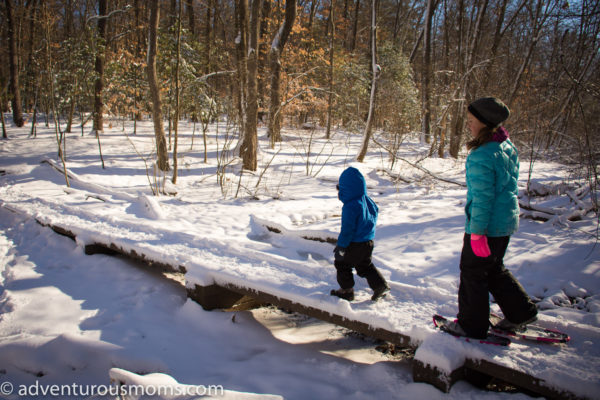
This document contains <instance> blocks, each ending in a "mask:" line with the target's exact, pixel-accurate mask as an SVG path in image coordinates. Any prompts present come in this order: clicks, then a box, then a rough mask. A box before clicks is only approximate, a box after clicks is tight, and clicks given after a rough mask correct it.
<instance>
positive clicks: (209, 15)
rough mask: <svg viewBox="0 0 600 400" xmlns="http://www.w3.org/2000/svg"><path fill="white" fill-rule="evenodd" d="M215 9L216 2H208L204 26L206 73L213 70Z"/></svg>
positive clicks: (212, 0)
mask: <svg viewBox="0 0 600 400" xmlns="http://www.w3.org/2000/svg"><path fill="white" fill-rule="evenodd" d="M213 7H214V0H208V6H207V7H206V25H205V26H204V36H205V38H204V40H205V43H206V44H205V48H206V50H205V51H206V53H205V58H206V68H205V70H204V72H205V73H207V74H208V73H210V69H211V52H212V39H211V37H212V35H213V33H212V24H211V19H212V10H213Z"/></svg>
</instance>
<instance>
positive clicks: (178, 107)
mask: <svg viewBox="0 0 600 400" xmlns="http://www.w3.org/2000/svg"><path fill="white" fill-rule="evenodd" d="M181 9H182V7H181V1H180V2H179V11H178V17H177V61H176V64H175V118H174V121H173V123H174V124H175V143H174V144H173V179H172V182H173V184H176V183H177V142H178V141H179V111H180V105H179V99H180V96H181V93H180V88H179V69H180V64H181V16H182V11H181Z"/></svg>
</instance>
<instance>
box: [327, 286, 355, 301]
mask: <svg viewBox="0 0 600 400" xmlns="http://www.w3.org/2000/svg"><path fill="white" fill-rule="evenodd" d="M330 294H331V295H332V296H337V297H339V298H340V299H344V300H348V301H352V300H354V288H349V289H342V288H340V289H336V290H331V293H330Z"/></svg>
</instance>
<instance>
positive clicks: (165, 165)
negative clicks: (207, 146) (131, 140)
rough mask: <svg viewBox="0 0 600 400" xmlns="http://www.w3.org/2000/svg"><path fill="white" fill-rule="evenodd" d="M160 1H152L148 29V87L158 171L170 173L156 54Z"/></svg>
mask: <svg viewBox="0 0 600 400" xmlns="http://www.w3.org/2000/svg"><path fill="white" fill-rule="evenodd" d="M158 2H159V0H151V1H150V20H149V27H148V67H147V70H146V72H147V75H148V86H149V87H150V96H151V98H152V119H153V121H154V136H155V138H156V156H157V165H158V169H160V170H161V171H168V170H169V169H170V167H169V157H168V154H167V140H166V138H165V131H164V128H163V120H162V103H161V99H160V88H159V86H158V77H157V74H156V53H157V42H158V40H157V39H158V38H157V36H158V20H159V9H158Z"/></svg>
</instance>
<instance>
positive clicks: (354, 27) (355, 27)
mask: <svg viewBox="0 0 600 400" xmlns="http://www.w3.org/2000/svg"><path fill="white" fill-rule="evenodd" d="M359 11H360V0H356V7H355V8H354V21H353V24H352V37H351V38H350V48H349V50H350V51H352V52H353V51H354V50H355V49H356V35H357V34H358V13H359Z"/></svg>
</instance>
